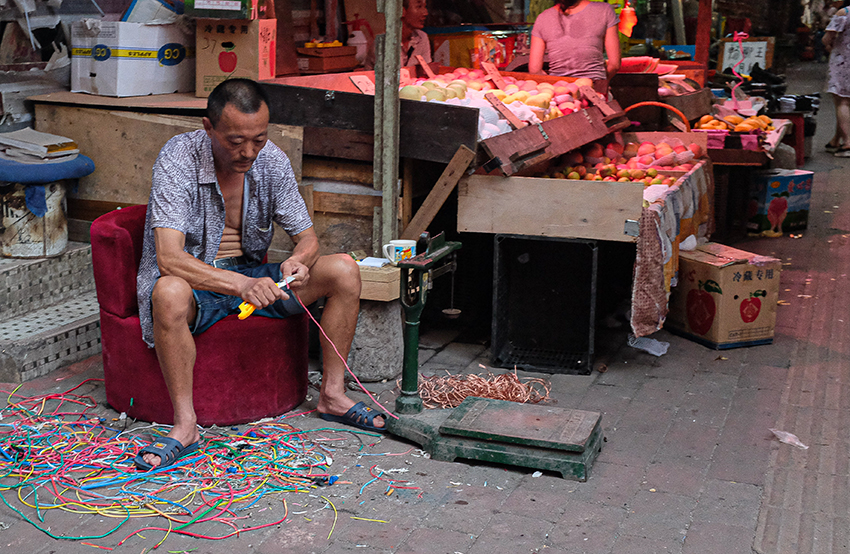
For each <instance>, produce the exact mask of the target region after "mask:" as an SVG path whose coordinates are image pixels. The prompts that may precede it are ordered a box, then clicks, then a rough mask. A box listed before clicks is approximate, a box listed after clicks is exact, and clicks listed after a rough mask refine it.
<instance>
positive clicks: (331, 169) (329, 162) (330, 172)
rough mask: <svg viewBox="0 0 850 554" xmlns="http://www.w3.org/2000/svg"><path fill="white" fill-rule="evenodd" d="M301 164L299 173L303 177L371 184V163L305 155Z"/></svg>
mask: <svg viewBox="0 0 850 554" xmlns="http://www.w3.org/2000/svg"><path fill="white" fill-rule="evenodd" d="M302 164H303V165H302V170H301V173H302V175H303V176H304V177H312V178H315V179H327V180H329V181H344V182H346V183H358V184H361V185H371V184H372V179H373V174H372V172H373V169H372V164H371V163H363V162H354V161H345V160H335V159H324V158H313V157H305V158H304V160H303V162H302Z"/></svg>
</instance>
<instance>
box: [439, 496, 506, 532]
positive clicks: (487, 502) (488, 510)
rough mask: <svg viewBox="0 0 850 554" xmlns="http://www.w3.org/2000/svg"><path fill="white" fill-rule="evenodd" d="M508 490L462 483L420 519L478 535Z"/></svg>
mask: <svg viewBox="0 0 850 554" xmlns="http://www.w3.org/2000/svg"><path fill="white" fill-rule="evenodd" d="M509 494H510V493H509V491H507V490H504V489H503V490H499V489H498V488H496V487H495V486H492V485H490V484H489V483H488V486H486V487H483V486H465V487H463V489H462V490H457V491H455V492H454V494H449V495H446V497H444V498H445V499H444V501H443V502H442V503H441V504H440V505H439V506H437V507H436V508H435V509H433V510H431V512H430V513H429V514H428V515H427V516H426V517H425V518H424V519H423V522H424V524H425V525H427V526H429V527H439V528H441V529H446V530H451V531H458V532H460V533H464V534H471V535H480V534H481V533H482V532H483V531H484V529H485V528H486V527H487V525H489V523H490V521H491V520H492V519H493V517H494V515H495V514H498V513H499V512H500V507H501V505H502V504H503V503H504V502H505V500H506V499H507V497H508V495H509Z"/></svg>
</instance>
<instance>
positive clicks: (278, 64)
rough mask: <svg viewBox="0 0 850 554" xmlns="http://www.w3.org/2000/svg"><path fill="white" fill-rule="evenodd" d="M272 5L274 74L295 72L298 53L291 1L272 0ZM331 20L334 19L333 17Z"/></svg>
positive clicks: (296, 70)
mask: <svg viewBox="0 0 850 554" xmlns="http://www.w3.org/2000/svg"><path fill="white" fill-rule="evenodd" d="M272 5H273V6H274V13H275V19H277V39H276V43H275V58H274V60H275V68H274V74H275V75H292V74H297V73H298V54H297V53H296V52H295V25H294V22H293V20H292V1H291V0H274V2H273V4H272ZM269 19H271V18H269ZM332 21H336V20H335V19H334V20H332Z"/></svg>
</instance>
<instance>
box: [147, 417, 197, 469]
mask: <svg viewBox="0 0 850 554" xmlns="http://www.w3.org/2000/svg"><path fill="white" fill-rule="evenodd" d="M167 436H168V437H170V438H172V439H174V440H176V441H177V442H179V443H180V444H182V445H183V448H186V447H187V446H189V445H190V444H193V443H195V442H198V441H199V440H200V439H201V434H200V433H198V428H197V427H195V426H194V425H192V426H191V427H190V426H186V428H185V429H184V428H182V427H179V428H178V427H176V426H175V427H172V429H171V432H170V433H168V435H167ZM142 459H143V460H144V461H145V463H147V464H150V465H151V466H153V467H157V466H158V465H159V464H161V463H162V460H161V459H160V458H159V456H157V455H156V454H145V455H144V456H142Z"/></svg>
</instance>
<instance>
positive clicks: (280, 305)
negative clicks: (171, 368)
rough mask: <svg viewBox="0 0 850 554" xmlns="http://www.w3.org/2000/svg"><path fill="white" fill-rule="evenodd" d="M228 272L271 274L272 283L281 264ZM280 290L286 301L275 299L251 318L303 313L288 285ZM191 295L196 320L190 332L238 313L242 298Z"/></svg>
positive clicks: (241, 267) (197, 292) (198, 292)
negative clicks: (193, 297) (287, 297)
mask: <svg viewBox="0 0 850 554" xmlns="http://www.w3.org/2000/svg"><path fill="white" fill-rule="evenodd" d="M227 271H236V272H237V273H241V274H242V275H247V276H248V277H271V279H272V280H273V281H275V282H278V281H280V279H281V273H280V264H262V265H257V266H251V265H238V266H235V267H233V268H230V269H228V270H227ZM282 290H283V291H284V292H285V293H286V294H288V295H289V299H288V300H278V301H277V302H275V303H274V304H271V305H270V306H266V307H265V308H263V309H262V310H255V311H254V313H253V314H251V317H254V316H262V317H272V318H277V319H284V318H286V317H289V316H291V315H295V314H300V313H302V312H303V311H304V308H302V307H301V303H300V302H298V299H297V298H295V295H294V294H292V292H290V290H289V287H283V289H282ZM192 294H193V295H194V296H195V305H196V306H197V309H198V312H197V314H196V315H195V323H194V324H193V325H192V326H191V330H192V334H193V335H199V334H201V333H203V332H204V331H206V330H207V329H209V328H210V327H212V326H213V324H214V323H216V322H217V321H220V320H222V319H224V318H225V317H227V316H229V315H231V314H238V313H239V305H240V304H241V303H242V299H241V298H239V297H238V296H230V295H227V294H220V293H217V292H211V291H208V290H193V291H192Z"/></svg>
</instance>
